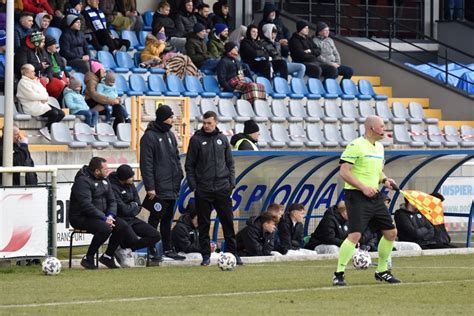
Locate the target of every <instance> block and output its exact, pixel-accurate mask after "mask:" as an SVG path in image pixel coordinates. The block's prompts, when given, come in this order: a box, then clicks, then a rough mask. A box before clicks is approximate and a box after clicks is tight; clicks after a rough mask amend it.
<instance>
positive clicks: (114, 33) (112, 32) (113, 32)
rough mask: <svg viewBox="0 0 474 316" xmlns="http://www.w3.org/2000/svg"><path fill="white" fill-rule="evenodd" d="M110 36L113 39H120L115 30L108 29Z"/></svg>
mask: <svg viewBox="0 0 474 316" xmlns="http://www.w3.org/2000/svg"><path fill="white" fill-rule="evenodd" d="M109 31H110V34H112V36H113V37H115V38H120V36H119V33H117V31H116V30H114V29H111V28H109Z"/></svg>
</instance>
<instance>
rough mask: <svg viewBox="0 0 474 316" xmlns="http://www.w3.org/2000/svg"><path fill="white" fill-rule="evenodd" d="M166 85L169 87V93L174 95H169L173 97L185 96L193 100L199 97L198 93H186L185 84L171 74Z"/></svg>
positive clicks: (167, 77)
mask: <svg viewBox="0 0 474 316" xmlns="http://www.w3.org/2000/svg"><path fill="white" fill-rule="evenodd" d="M166 84H167V86H168V90H169V93H172V94H168V95H173V96H174V95H177V96H180V95H184V96H186V97H191V98H195V97H197V96H198V95H199V94H198V93H197V92H190V91H186V89H185V88H184V85H183V82H182V81H181V79H179V77H178V76H176V75H173V74H170V75H168V76H166Z"/></svg>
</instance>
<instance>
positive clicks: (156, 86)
mask: <svg viewBox="0 0 474 316" xmlns="http://www.w3.org/2000/svg"><path fill="white" fill-rule="evenodd" d="M148 87H149V88H150V90H151V91H153V92H155V93H157V94H156V95H163V94H164V95H166V93H168V88H167V87H166V84H165V81H164V80H163V77H161V76H160V75H157V74H152V75H150V76H148Z"/></svg>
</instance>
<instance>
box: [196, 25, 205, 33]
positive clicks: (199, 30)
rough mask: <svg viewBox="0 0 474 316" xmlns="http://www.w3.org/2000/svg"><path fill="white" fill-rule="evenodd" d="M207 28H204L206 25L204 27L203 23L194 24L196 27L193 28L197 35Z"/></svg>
mask: <svg viewBox="0 0 474 316" xmlns="http://www.w3.org/2000/svg"><path fill="white" fill-rule="evenodd" d="M205 29H206V28H205V27H204V25H202V24H201V23H196V24H194V27H193V33H194V34H196V33H199V32H202V31H204V30H205Z"/></svg>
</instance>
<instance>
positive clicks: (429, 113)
mask: <svg viewBox="0 0 474 316" xmlns="http://www.w3.org/2000/svg"><path fill="white" fill-rule="evenodd" d="M423 112H425V116H426V117H433V118H437V119H438V120H440V121H441V119H442V118H443V113H442V111H441V110H440V109H423Z"/></svg>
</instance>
